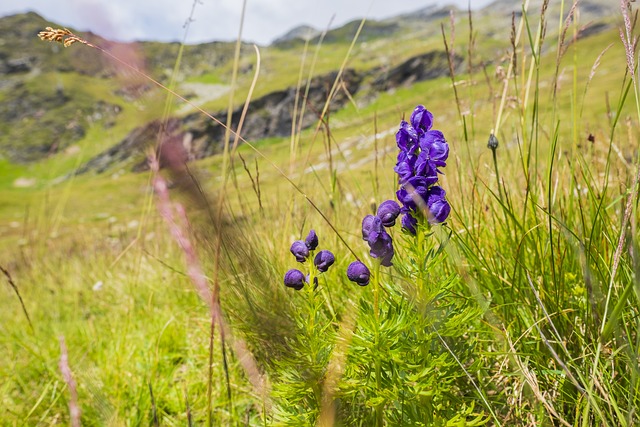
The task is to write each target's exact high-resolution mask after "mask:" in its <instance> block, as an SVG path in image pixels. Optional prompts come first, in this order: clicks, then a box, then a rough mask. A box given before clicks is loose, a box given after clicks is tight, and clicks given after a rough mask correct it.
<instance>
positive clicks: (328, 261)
mask: <svg viewBox="0 0 640 427" xmlns="http://www.w3.org/2000/svg"><path fill="white" fill-rule="evenodd" d="M335 261H336V258H335V257H334V256H333V254H332V253H331V252H330V251H327V250H322V251H320V252H318V254H317V255H316V257H315V259H314V260H313V263H314V264H315V266H316V267H317V268H318V271H320V272H321V273H324V272H325V271H327V270H328V269H329V267H331V266H332V265H333V263H334V262H335Z"/></svg>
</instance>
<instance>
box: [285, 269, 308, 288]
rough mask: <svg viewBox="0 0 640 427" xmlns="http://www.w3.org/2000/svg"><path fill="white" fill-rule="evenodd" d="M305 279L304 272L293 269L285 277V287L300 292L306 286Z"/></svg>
mask: <svg viewBox="0 0 640 427" xmlns="http://www.w3.org/2000/svg"><path fill="white" fill-rule="evenodd" d="M304 282H305V277H304V274H303V273H302V271H300V270H296V269H291V270H289V271H287V272H286V273H285V275H284V285H285V286H286V287H288V288H293V289H295V290H296V291H299V290H300V289H302V287H303V286H304Z"/></svg>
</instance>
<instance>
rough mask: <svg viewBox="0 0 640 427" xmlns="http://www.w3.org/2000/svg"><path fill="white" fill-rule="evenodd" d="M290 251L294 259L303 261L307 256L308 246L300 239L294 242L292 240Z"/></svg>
mask: <svg viewBox="0 0 640 427" xmlns="http://www.w3.org/2000/svg"><path fill="white" fill-rule="evenodd" d="M290 251H291V253H292V254H293V256H294V257H296V260H297V261H298V262H305V261H306V260H307V257H308V256H309V248H308V247H307V244H306V243H305V242H303V241H302V240H296V241H295V242H293V244H292V245H291V249H290Z"/></svg>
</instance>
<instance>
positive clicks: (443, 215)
mask: <svg viewBox="0 0 640 427" xmlns="http://www.w3.org/2000/svg"><path fill="white" fill-rule="evenodd" d="M445 194H446V193H445V191H444V190H443V189H442V187H438V186H437V185H436V186H433V187H431V188H430V189H429V194H428V196H427V207H428V208H429V212H431V215H430V217H429V223H430V224H434V223H438V222H444V221H445V220H446V219H447V217H448V216H449V213H450V212H451V206H449V202H447V199H446V198H445Z"/></svg>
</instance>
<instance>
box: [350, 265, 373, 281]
mask: <svg viewBox="0 0 640 427" xmlns="http://www.w3.org/2000/svg"><path fill="white" fill-rule="evenodd" d="M347 277H348V278H349V280H351V281H352V282H356V283H357V284H358V285H360V286H367V285H368V284H369V279H370V277H371V272H370V271H369V269H368V268H367V266H366V265H364V264H363V263H362V262H361V261H353V262H352V263H351V264H349V267H347Z"/></svg>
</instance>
